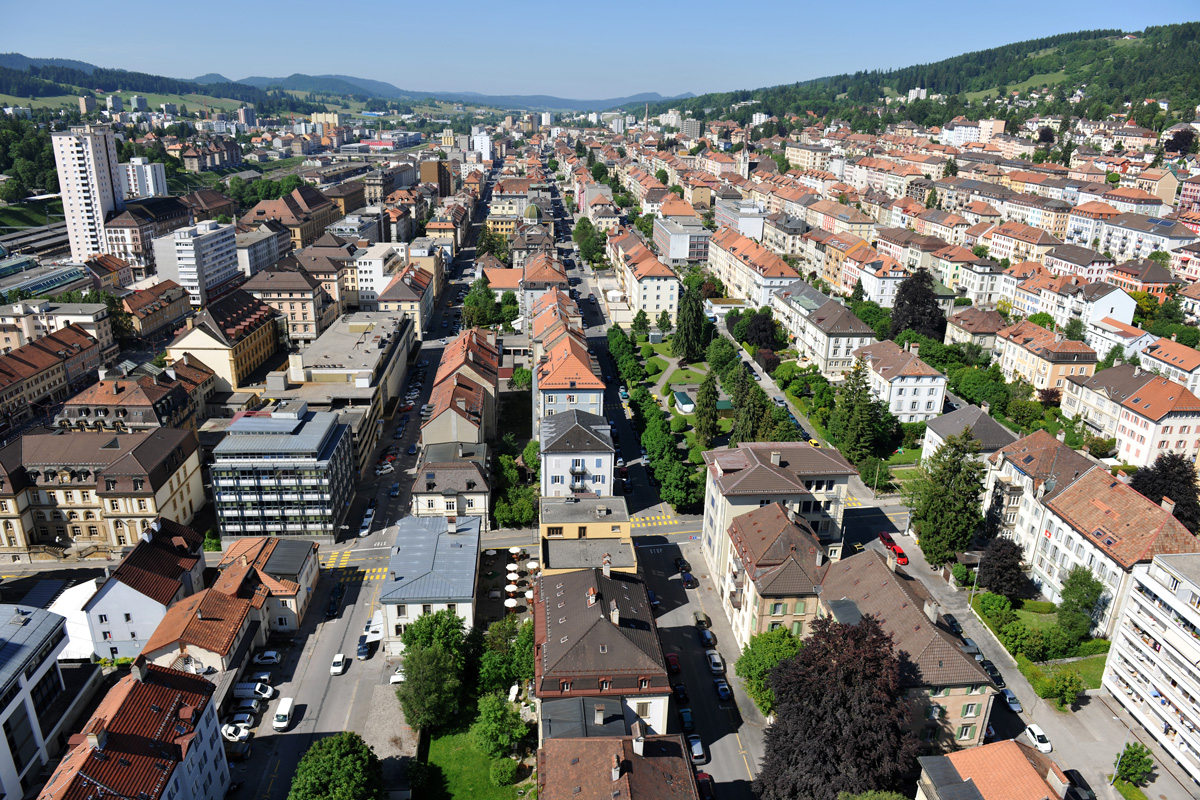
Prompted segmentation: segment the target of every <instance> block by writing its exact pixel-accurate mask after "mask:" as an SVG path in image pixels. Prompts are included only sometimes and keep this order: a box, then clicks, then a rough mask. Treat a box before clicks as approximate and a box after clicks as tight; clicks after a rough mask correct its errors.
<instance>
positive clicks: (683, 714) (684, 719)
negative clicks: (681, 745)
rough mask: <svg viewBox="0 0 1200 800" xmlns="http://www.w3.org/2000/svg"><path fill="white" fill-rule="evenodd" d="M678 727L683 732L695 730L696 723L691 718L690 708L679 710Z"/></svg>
mask: <svg viewBox="0 0 1200 800" xmlns="http://www.w3.org/2000/svg"><path fill="white" fill-rule="evenodd" d="M679 727H680V728H683V729H684V730H685V731H694V730H696V722H695V720H694V719H693V718H692V710H691V709H690V708H681V709H679Z"/></svg>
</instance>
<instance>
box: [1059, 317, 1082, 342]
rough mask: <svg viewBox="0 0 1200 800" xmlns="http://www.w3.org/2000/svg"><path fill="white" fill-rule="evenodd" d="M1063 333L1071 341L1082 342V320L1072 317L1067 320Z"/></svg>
mask: <svg viewBox="0 0 1200 800" xmlns="http://www.w3.org/2000/svg"><path fill="white" fill-rule="evenodd" d="M1063 335H1064V336H1066V337H1067V338H1068V339H1070V340H1071V341H1073V342H1082V341H1083V339H1084V328H1083V320H1081V319H1078V318H1075V317H1072V318H1071V319H1070V320H1068V321H1067V326H1066V327H1065V328H1063Z"/></svg>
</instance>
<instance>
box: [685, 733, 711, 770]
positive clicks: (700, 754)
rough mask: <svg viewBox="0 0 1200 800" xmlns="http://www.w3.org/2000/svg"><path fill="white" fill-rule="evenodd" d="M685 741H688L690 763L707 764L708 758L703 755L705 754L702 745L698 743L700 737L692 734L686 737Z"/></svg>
mask: <svg viewBox="0 0 1200 800" xmlns="http://www.w3.org/2000/svg"><path fill="white" fill-rule="evenodd" d="M687 740H688V750H689V751H690V752H691V754H692V763H693V764H706V763H708V756H707V755H705V753H704V743H703V742H701V741H700V737H699V736H697V735H696V734H694V733H693V734H692V735H691V736H689V737H687Z"/></svg>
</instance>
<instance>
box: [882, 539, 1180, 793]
mask: <svg viewBox="0 0 1200 800" xmlns="http://www.w3.org/2000/svg"><path fill="white" fill-rule="evenodd" d="M904 552H905V553H907V554H908V557H909V566H908V567H907V568H906V569H907V571H908V573H909V574H910V575H912V576H913V577H915V578H917V579H918V580H920V581H921V583H923V584H924V585H925V587H926V588H927V589H928V590H929V592H930V594H932V595H933V597H934V599H935V600H937V602H938V604H939V606H940V608H939V609H938V610H939V611H940V612H942V613H946V612H949V613H951V614H953V615H954V616H955V617H956V618H957V619H958V621H959V623H961V624H962V627H963V635H964V636H967V637H970V638H971V639H974V640H975V641H976V642H977V643H978V644H979V647H980V649H981V650H982V651H983V652H984V654H985V655H986V656H987V657H988V658H990V659H991V660H992V661H994V662H995V663H996V666H997V667H999V668H1000V670H1001V671H1002V672H1003V674H1004V679H1005V681H1007V683H1008V688H1009V689H1011V690H1012V691H1013V692H1014V693H1015V694H1016V695H1017V698H1018V699H1019V700H1020V701H1021V704H1022V706H1023V707H1024V708H1025V713H1024V714H1022V715H1020V716H1021V719H1022V722H1023V723H1024V724H1026V725H1027V724H1029V723H1031V722H1036V723H1037V724H1038V725H1040V726H1041V727H1042V729H1043V730H1044V731H1045V732H1046V735H1047V736H1049V737H1050V741H1051V742H1052V743H1053V746H1054V752H1053V753H1052V754H1051V758H1053V759H1054V761H1055V762H1056V763H1057V764H1058V765H1059V766H1060V767H1062V768H1063V769H1077V770H1079V772H1080V773H1081V774H1082V775H1083V776H1084V778H1085V779H1086V780H1087V782H1088V783H1089V784H1090V785H1091V787H1092V790H1093V791H1094V792H1096V796H1097V798H1099V799H1100V800H1106V799H1107V798H1113V800H1118V798H1120V795H1119V794H1118V793H1117V791H1116V789H1114V788H1111V787H1109V786H1108V782H1107V779H1106V778H1105V776H1106V775H1109V774H1111V773H1112V770H1113V764H1114V763H1115V762H1116V760H1117V753H1119V752H1120V751H1121V749H1122V743H1123V742H1124V741H1126V737H1128V739H1129V741H1140V742H1141V743H1142V744H1144V745H1146V746H1147V747H1149V748H1150V750H1151V752H1152V753H1153V755H1154V761H1155V763H1156V764H1157V768H1156V769H1155V772H1154V778H1153V781H1152V782H1151V783H1150V784H1148V785H1147V786H1145V787H1143V791H1145V793H1146V795H1147V796H1148V797H1150V798H1162V799H1163V800H1187V799H1188V798H1193V797H1196V796H1197V792H1198V787H1197V786H1196V784H1194V783H1193V782H1192V781H1191V779H1190V778H1188V777H1187V775H1186V774H1185V773H1184V772H1183V770H1182V769H1180V768H1179V766H1178V765H1177V764H1175V762H1174V761H1172V760H1171V758H1170V757H1169V756H1168V755H1167V754H1166V752H1165V751H1164V750H1162V749H1161V748H1159V747H1158V746H1157V745H1156V744H1155V743H1154V740H1153V739H1152V738H1151V737H1150V736H1149V734H1147V732H1146V731H1145V730H1143V729H1142V727H1141V726H1140V725H1139V724H1137V723H1136V722H1135V721H1134V720H1133V718H1132V717H1131V716H1130V715H1129V714H1128V713H1126V712H1125V711H1124V709H1122V708H1121V705H1120V704H1119V703H1117V702H1116V700H1114V699H1113V698H1112V697H1111V696H1109V694H1108V692H1107V691H1105V690H1104V689H1094V690H1089V691H1088V692H1087V693H1086V696H1085V697H1082V698H1080V702H1079V703H1078V704H1077V705H1076V710H1075V711H1074V712H1060V711H1059V710H1058V709H1057V708H1056V707H1055V705H1054V703H1053V702H1050V701H1047V700H1043V699H1041V698H1039V697H1038V696H1037V695H1036V694H1035V693H1034V691H1033V687H1032V686H1030V685H1029V682H1028V681H1027V680H1025V676H1024V675H1022V674H1021V673H1020V672H1019V671H1018V670H1017V665H1016V661H1014V660H1013V659H1012V657H1011V656H1009V654H1008V651H1007V650H1005V649H1004V646H1003V645H1002V644H1000V641H999V640H998V639H997V638H996V637H995V636H994V635H993V634H992V631H991V629H990V628H988V627H987V626H986V625H985V624H983V622H981V621H980V620H979V619H978V618H977V617H976V616H975V614H974V613H973V612H972V611H971V609H970V608H969V607H968V605H967V597H968V592H960V591H956V590H955V589H953V588H951V587H950V585H949V584H947V583H946V582H945V581H943V580H942V579H941V578H940V577H939V573H935V572H934V571H933V570H931V569H930V568H929V565H928V564H927V563H926V562H925V559H924V557H923V556H922V554H921V548H920V547H919V546H918V545H917V544H916V541H915V540H912V539H911V538H910V540H909V541H907V542H905V543H904ZM1000 705H1002V704H1001V703H996V704H994V705H993V710H992V714H993V715H998V714H1001V713H1008V712H1007V711H1005V710H1004V709H1002V708H999V707H998V706H1000Z"/></svg>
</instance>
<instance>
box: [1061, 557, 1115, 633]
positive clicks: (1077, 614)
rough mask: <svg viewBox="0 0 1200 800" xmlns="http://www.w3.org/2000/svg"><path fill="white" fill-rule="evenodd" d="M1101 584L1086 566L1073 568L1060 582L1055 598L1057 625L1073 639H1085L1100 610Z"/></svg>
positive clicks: (1102, 587)
mask: <svg viewBox="0 0 1200 800" xmlns="http://www.w3.org/2000/svg"><path fill="white" fill-rule="evenodd" d="M1103 595H1104V584H1103V583H1101V582H1100V579H1099V578H1097V577H1096V576H1095V575H1093V574H1092V571H1091V570H1090V569H1088V568H1087V567H1085V566H1082V565H1079V566H1076V567H1072V568H1071V571H1070V572H1068V573H1067V577H1066V578H1065V579H1064V580H1063V582H1062V591H1061V592H1060V594H1059V600H1058V627H1060V628H1062V630H1063V632H1064V633H1066V634H1067V636H1068V637H1069V638H1070V639H1071V640H1072V641H1073V642H1076V643H1078V642H1080V641H1082V640H1084V639H1086V638H1087V635H1088V634H1089V633H1091V631H1092V625H1094V624H1095V621H1096V617H1097V616H1099V612H1100V598H1101V597H1102V596H1103Z"/></svg>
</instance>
